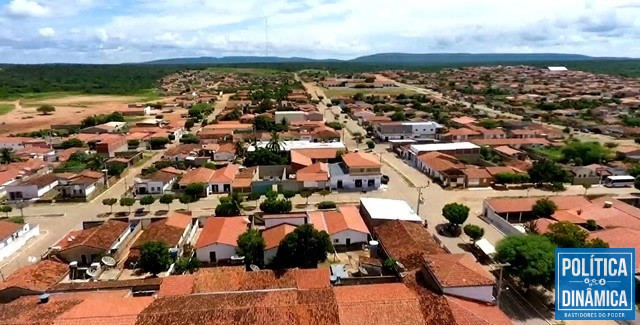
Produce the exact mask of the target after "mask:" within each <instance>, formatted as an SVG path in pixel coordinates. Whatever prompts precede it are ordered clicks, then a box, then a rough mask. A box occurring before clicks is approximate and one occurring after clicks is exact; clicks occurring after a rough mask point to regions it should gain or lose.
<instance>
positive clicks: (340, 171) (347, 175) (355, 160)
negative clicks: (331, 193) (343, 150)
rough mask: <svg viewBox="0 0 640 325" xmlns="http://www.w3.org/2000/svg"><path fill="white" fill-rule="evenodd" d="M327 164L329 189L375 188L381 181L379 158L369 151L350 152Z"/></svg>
mask: <svg viewBox="0 0 640 325" xmlns="http://www.w3.org/2000/svg"><path fill="white" fill-rule="evenodd" d="M341 158H342V162H340V163H334V164H330V165H329V178H330V183H331V189H335V190H343V189H344V190H361V191H362V190H375V189H377V188H379V187H380V184H381V181H382V172H381V168H382V164H381V163H380V159H379V158H378V157H376V156H374V155H372V154H370V153H363V152H351V153H348V154H344V155H342V157H341Z"/></svg>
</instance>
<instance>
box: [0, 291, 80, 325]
mask: <svg viewBox="0 0 640 325" xmlns="http://www.w3.org/2000/svg"><path fill="white" fill-rule="evenodd" d="M52 297H53V296H52ZM81 302H82V299H58V300H56V299H50V301H49V302H48V303H46V304H40V299H38V297H36V296H26V297H21V298H19V299H17V300H15V301H13V302H12V303H8V304H0V320H2V322H3V323H5V324H9V323H10V324H24V325H32V324H42V325H44V324H53V322H54V320H55V319H56V318H57V317H58V316H60V315H62V314H63V313H65V312H66V311H68V310H70V309H71V308H73V307H74V306H76V305H78V304H79V303H81Z"/></svg>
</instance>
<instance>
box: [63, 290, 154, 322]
mask: <svg viewBox="0 0 640 325" xmlns="http://www.w3.org/2000/svg"><path fill="white" fill-rule="evenodd" d="M154 299H155V298H153V297H126V298H114V297H108V298H107V297H103V296H98V297H94V298H88V299H85V300H84V301H82V302H81V303H79V304H77V305H75V306H73V307H72V308H71V309H69V310H67V311H66V312H64V313H63V314H62V315H60V316H58V318H57V319H56V322H60V323H61V324H99V323H102V322H104V321H105V320H106V319H108V323H109V324H122V325H125V324H131V325H134V324H136V320H137V318H138V314H140V313H141V312H142V311H143V310H144V309H145V308H147V307H148V306H149V305H150V304H151V303H152V302H153V301H154Z"/></svg>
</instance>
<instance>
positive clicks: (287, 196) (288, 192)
mask: <svg viewBox="0 0 640 325" xmlns="http://www.w3.org/2000/svg"><path fill="white" fill-rule="evenodd" d="M296 194H297V193H296V191H291V190H286V191H282V195H283V196H284V198H285V199H291V198H292V197H294V196H296Z"/></svg>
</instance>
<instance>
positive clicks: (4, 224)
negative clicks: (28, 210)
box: [0, 220, 24, 240]
mask: <svg viewBox="0 0 640 325" xmlns="http://www.w3.org/2000/svg"><path fill="white" fill-rule="evenodd" d="M23 226H24V225H21V224H19V223H15V222H10V221H4V220H0V240H3V239H5V238H7V237H9V236H11V235H13V234H14V233H16V232H18V230H20V229H22V227H23Z"/></svg>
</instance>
